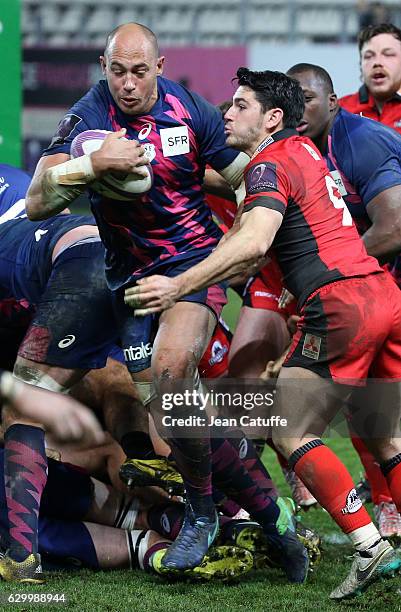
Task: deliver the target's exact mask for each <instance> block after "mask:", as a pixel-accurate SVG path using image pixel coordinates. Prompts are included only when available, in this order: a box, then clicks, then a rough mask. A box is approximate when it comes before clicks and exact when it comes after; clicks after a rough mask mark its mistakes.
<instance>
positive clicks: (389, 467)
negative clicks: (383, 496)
mask: <svg viewBox="0 0 401 612" xmlns="http://www.w3.org/2000/svg"><path fill="white" fill-rule="evenodd" d="M382 470H383V473H384V474H385V475H386V481H387V484H388V486H389V489H390V491H391V497H392V499H393V502H394V503H395V505H396V506H397V510H398V512H399V513H400V514H401V454H399V455H396V456H395V457H393V458H392V459H390V460H389V461H386V462H385V463H384V464H383V465H382Z"/></svg>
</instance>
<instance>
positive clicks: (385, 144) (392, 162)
mask: <svg viewBox="0 0 401 612" xmlns="http://www.w3.org/2000/svg"><path fill="white" fill-rule="evenodd" d="M325 160H326V162H327V165H328V167H329V170H330V172H331V174H332V176H333V178H334V180H335V181H336V183H337V186H338V188H339V190H340V192H341V195H342V197H343V199H344V201H345V203H346V204H347V207H348V209H349V211H350V213H351V215H352V218H353V220H354V223H355V225H356V227H357V229H358V232H359V234H364V233H365V232H366V230H367V229H369V227H370V226H371V225H372V223H371V221H370V219H369V216H368V214H367V212H366V206H367V204H368V203H369V202H370V201H371V200H372V199H373V198H375V197H376V196H377V195H378V194H379V193H381V192H382V191H385V190H386V189H389V188H390V187H394V186H395V185H401V136H400V135H399V134H397V133H396V132H395V131H394V130H392V129H390V128H388V127H386V126H384V125H382V124H380V123H378V122H377V121H372V120H371V119H367V118H366V117H360V116H359V115H354V114H352V113H349V112H348V111H346V110H344V109H340V110H339V112H338V114H337V116H336V118H335V120H334V122H333V125H332V127H331V130H330V134H329V144H328V151H327V152H326V154H325Z"/></svg>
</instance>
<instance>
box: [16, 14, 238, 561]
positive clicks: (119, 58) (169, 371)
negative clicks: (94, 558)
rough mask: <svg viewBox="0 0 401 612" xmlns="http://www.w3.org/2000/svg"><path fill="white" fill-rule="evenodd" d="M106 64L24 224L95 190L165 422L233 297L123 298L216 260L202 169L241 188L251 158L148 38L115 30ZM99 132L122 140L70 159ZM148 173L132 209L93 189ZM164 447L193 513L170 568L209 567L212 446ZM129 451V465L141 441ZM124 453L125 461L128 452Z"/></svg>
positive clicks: (131, 327)
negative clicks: (148, 301) (149, 301)
mask: <svg viewBox="0 0 401 612" xmlns="http://www.w3.org/2000/svg"><path fill="white" fill-rule="evenodd" d="M100 63H101V67H102V70H103V74H104V76H105V78H106V80H102V81H100V82H99V83H98V84H97V85H95V86H94V87H93V88H92V89H91V90H90V91H89V92H88V93H87V94H86V95H85V96H84V97H83V98H82V99H81V100H79V101H78V102H77V103H76V104H75V105H74V106H73V107H72V108H71V109H70V110H69V111H68V113H67V114H66V116H65V117H64V119H63V120H62V121H61V123H60V124H59V127H58V130H57V132H56V134H55V136H54V138H53V140H52V142H51V144H50V146H49V147H48V148H47V149H46V150H45V152H44V155H43V157H42V159H41V160H40V161H39V164H38V167H37V169H36V172H35V175H34V178H33V181H32V184H31V187H30V190H29V192H28V195H27V201H26V204H27V213H28V216H29V217H30V219H32V220H38V219H44V218H47V217H49V216H52V215H54V214H56V213H57V212H59V211H60V210H62V209H63V208H65V206H66V205H68V204H69V203H70V202H71V201H73V200H74V199H75V198H76V197H77V196H78V195H79V194H80V193H81V192H82V191H84V190H85V189H87V188H89V197H90V200H91V205H92V210H93V213H94V215H95V217H96V220H97V223H98V226H99V230H100V235H101V238H102V241H103V242H104V244H105V247H106V273H107V280H108V283H109V286H110V288H111V290H112V291H113V300H114V308H115V313H116V317H117V320H118V323H119V331H120V336H121V339H122V344H123V349H124V354H125V358H126V364H127V367H128V369H129V371H130V373H131V375H132V377H133V379H134V380H135V382H136V383H137V387H138V389H139V390H140V393H141V399H142V401H143V403H144V404H145V405H151V403H152V405H151V410H152V412H153V413H154V416H155V417H157V413H158V412H159V411H160V410H161V409H160V404H159V403H158V402H154V401H153V402H152V400H154V399H155V397H157V396H158V395H159V396H160V395H161V394H162V393H164V392H166V391H167V392H171V391H172V390H173V389H174V388H175V384H176V383H177V382H179V381H182V380H184V379H185V380H186V381H188V380H189V381H192V382H190V383H189V386H190V387H191V389H192V390H194V389H195V390H196V389H199V377H198V370H197V367H198V363H199V360H200V358H201V357H202V355H203V353H204V351H205V349H206V347H207V345H208V342H209V340H210V337H211V335H212V333H213V330H214V328H215V326H216V323H217V320H218V317H219V314H220V311H221V309H222V307H223V305H224V303H225V301H226V298H225V286H224V285H223V284H221V283H217V284H215V285H213V286H212V287H210V288H209V289H204V290H202V291H199V292H196V293H194V294H192V295H190V296H184V297H183V298H182V299H180V301H179V302H178V303H177V304H176V305H174V307H173V308H171V309H170V310H168V311H167V312H165V313H163V314H161V315H156V316H154V315H147V316H143V317H140V316H135V317H134V316H133V314H134V312H133V310H132V307H135V301H134V300H132V299H131V298H130V297H129V296H126V295H125V292H126V290H127V288H129V287H132V285H134V284H135V283H137V282H141V280H142V279H144V278H145V277H147V276H149V275H152V274H155V273H158V274H164V275H167V276H170V277H174V276H176V275H177V274H179V273H181V272H183V271H185V270H187V269H188V268H190V267H191V266H193V265H194V264H196V263H198V262H199V261H202V260H203V259H204V258H205V257H207V256H208V255H209V253H211V251H212V250H213V249H214V248H215V247H216V246H217V243H218V242H219V240H220V237H221V232H220V230H219V229H218V228H217V226H216V225H215V223H214V222H213V220H212V216H211V212H210V209H209V207H208V206H207V204H206V203H205V200H204V197H203V193H202V189H201V186H202V182H203V179H204V173H205V166H206V165H207V164H208V165H209V166H211V168H213V169H214V170H215V171H217V172H218V173H220V174H221V175H222V176H223V178H224V179H225V180H226V181H227V182H228V183H229V184H230V185H231V186H232V187H233V188H236V187H238V186H239V184H240V182H241V180H242V170H243V168H244V167H245V165H246V163H247V162H248V161H249V158H248V156H247V155H246V154H244V153H238V152H237V151H234V150H233V149H231V148H230V147H228V146H227V145H226V143H225V137H224V126H223V121H222V117H221V113H220V112H219V111H218V110H217V109H216V108H214V107H213V106H211V105H210V104H209V103H208V102H206V100H204V99H203V98H201V97H200V96H199V95H197V94H195V93H193V92H190V91H188V90H187V89H186V88H185V87H183V86H182V85H179V84H178V83H175V82H172V81H169V80H167V79H165V78H163V77H162V76H161V75H162V72H163V65H164V57H163V56H161V55H160V53H159V49H158V45H157V40H156V37H155V35H154V34H153V32H152V31H151V30H149V29H148V28H147V27H145V26H143V25H141V24H137V23H128V24H124V25H122V26H119V27H118V28H116V29H115V30H113V31H112V32H111V33H110V34H109V36H108V38H107V41H106V48H105V51H104V55H103V56H102V57H101V58H100ZM95 128H100V129H104V130H109V131H112V132H114V133H113V134H110V135H109V136H108V137H107V138H106V139H105V141H104V143H103V146H102V147H101V148H100V150H98V151H96V152H94V153H92V154H90V155H85V156H83V157H80V158H77V159H70V147H71V143H72V141H73V139H74V137H75V136H77V135H78V134H80V133H81V132H83V131H85V130H88V129H95ZM123 136H125V138H123ZM146 164H151V166H152V169H153V176H154V183H153V186H152V187H151V189H150V191H149V192H148V193H146V194H144V195H143V196H141V197H139V198H138V197H137V198H136V199H135V202H133V203H132V205H131V203H125V202H124V203H122V202H118V203H116V202H115V201H113V200H110V199H107V198H104V197H103V196H101V195H99V194H98V193H96V192H94V191H93V190H92V189H91V183H92V181H93V180H94V179H98V178H99V177H102V176H104V175H106V174H107V173H109V172H121V173H132V172H134V173H137V174H138V175H139V176H144V175H145V174H146V171H145V168H144V167H145V165H146ZM124 300H125V301H124ZM136 314H137V315H138V314H144V313H140V312H136ZM187 410H188V408H187V407H182V406H180V407H175V408H174V409H173V412H174V417H182V416H185V415H186V414H187ZM155 420H156V421H157V418H156V419H155ZM176 422H177V421H176ZM167 437H168V438H169V444H170V446H171V448H172V452H173V456H174V458H175V461H176V463H177V466H178V469H179V471H180V472H181V474H182V475H183V478H184V481H185V488H186V492H187V497H188V501H189V504H188V516H187V520H186V521H185V522H184V526H183V529H182V532H181V534H180V535H179V536H178V538H177V540H176V542H175V544H174V545H173V546H172V547H170V549H169V551H168V553H167V554H166V556H165V559H164V564H165V566H166V567H169V568H170V569H178V570H184V569H187V568H190V567H194V566H196V565H198V564H199V563H200V562H201V561H202V559H203V557H204V555H205V554H206V552H207V549H208V547H209V546H210V545H211V543H212V542H213V541H214V539H215V537H216V534H217V528H218V521H217V514H216V510H215V507H214V504H213V501H212V496H211V476H210V471H211V452H210V444H209V439H208V433H206V431H199V435H198V437H197V438H196V439H192V438H190V439H188V438H184V437H182V435H181V432H180V431H175V432H170V431H169V432H168V435H167ZM138 439H139V438H138ZM130 443H131V448H132V454H131V456H133V452H134V450H135V446H136V434H135V432H133V433H132V436H131V438H130ZM127 446H129V444H128V442H127ZM124 450H125V451H126V453H127V455H128V456H129V455H130V448H127V447H126V448H125V449H124ZM129 468H130V463H129V461H128V463H127V464H126V465H125V466H124V470H123V471H124V473H125V475H126V476H127V475H128V477H129Z"/></svg>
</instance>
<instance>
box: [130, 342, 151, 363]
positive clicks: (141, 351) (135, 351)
mask: <svg viewBox="0 0 401 612" xmlns="http://www.w3.org/2000/svg"><path fill="white" fill-rule="evenodd" d="M152 351H153V347H152V345H151V344H150V342H148V343H147V344H144V343H143V342H141V345H140V346H129V347H128V348H125V349H124V359H125V361H138V359H146V357H150V356H151V355H152Z"/></svg>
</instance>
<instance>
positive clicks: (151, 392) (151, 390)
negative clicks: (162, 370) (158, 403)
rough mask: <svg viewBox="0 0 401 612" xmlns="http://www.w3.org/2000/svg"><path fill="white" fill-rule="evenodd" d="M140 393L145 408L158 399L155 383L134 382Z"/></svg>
mask: <svg viewBox="0 0 401 612" xmlns="http://www.w3.org/2000/svg"><path fill="white" fill-rule="evenodd" d="M134 384H135V387H136V389H137V391H138V395H139V399H140V400H141V402H142V404H143V405H144V406H147V405H148V404H150V402H152V401H153V400H154V399H156V397H157V392H156V388H155V386H154V384H153V383H149V382H137V381H134Z"/></svg>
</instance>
